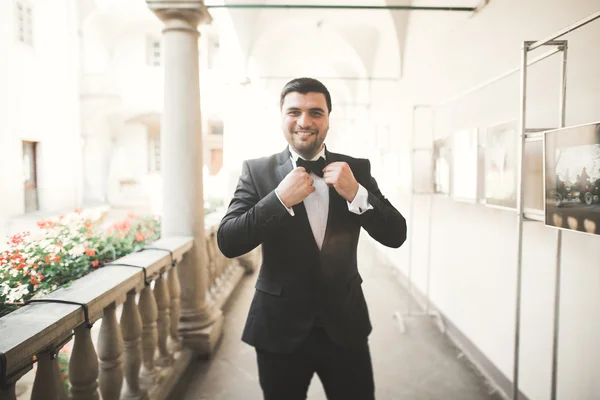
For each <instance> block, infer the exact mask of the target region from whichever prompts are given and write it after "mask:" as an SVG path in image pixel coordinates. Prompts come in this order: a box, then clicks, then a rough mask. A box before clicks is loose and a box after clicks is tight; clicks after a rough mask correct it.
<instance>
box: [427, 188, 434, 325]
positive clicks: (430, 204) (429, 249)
mask: <svg viewBox="0 0 600 400" xmlns="http://www.w3.org/2000/svg"><path fill="white" fill-rule="evenodd" d="M428 225H429V229H428V230H427V264H426V268H427V283H426V285H427V286H426V287H425V314H427V315H429V312H430V310H429V309H430V307H431V301H430V300H429V282H430V276H431V247H432V246H431V231H432V230H433V195H432V196H429V224H428Z"/></svg>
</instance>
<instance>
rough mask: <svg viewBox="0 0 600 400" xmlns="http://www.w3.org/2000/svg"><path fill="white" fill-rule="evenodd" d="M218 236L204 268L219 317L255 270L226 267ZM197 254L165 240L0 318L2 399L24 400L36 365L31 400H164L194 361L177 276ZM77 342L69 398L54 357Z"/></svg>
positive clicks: (209, 234)
mask: <svg viewBox="0 0 600 400" xmlns="http://www.w3.org/2000/svg"><path fill="white" fill-rule="evenodd" d="M209 226H210V225H209ZM215 230H216V228H208V229H207V231H206V240H207V243H206V245H207V246H206V249H207V254H208V257H207V262H208V265H207V266H202V267H203V268H204V267H208V269H209V276H210V283H211V285H210V286H209V294H210V296H211V297H212V300H213V302H214V303H215V304H216V306H217V307H219V308H220V307H221V306H222V305H223V304H224V303H225V302H226V301H227V299H228V297H229V296H230V294H231V293H232V291H233V289H234V288H235V287H236V286H237V283H238V282H239V281H240V279H241V277H242V275H243V273H244V269H246V270H249V271H250V270H252V267H249V266H246V268H243V267H242V266H241V265H240V264H242V265H246V262H237V261H236V260H234V261H233V262H232V261H231V260H228V259H226V258H225V257H224V256H223V255H222V254H221V253H220V251H219V250H218V247H216V234H215ZM192 246H193V240H192V238H188V237H172V238H164V239H160V240H158V241H157V242H155V243H154V244H153V245H152V246H149V247H150V248H148V249H147V250H144V251H141V252H137V253H133V254H129V255H127V256H125V257H122V258H120V259H118V260H116V261H114V262H112V263H111V264H113V265H108V266H104V267H103V268H100V269H98V270H96V271H94V272H92V273H90V274H89V275H86V276H84V277H82V278H80V279H78V280H76V281H75V282H73V283H72V285H71V286H70V287H67V288H61V289H58V290H57V291H55V292H53V293H51V294H50V295H48V296H46V297H44V298H43V299H42V302H34V303H29V304H28V305H25V306H23V307H22V308H20V309H19V310H17V311H14V312H13V313H11V314H8V315H6V316H4V317H3V318H0V400H4V399H11V400H13V399H16V398H17V397H16V393H15V384H16V383H17V381H18V380H19V379H20V378H21V377H22V376H23V375H25V374H26V373H27V372H28V371H30V370H31V369H32V368H33V364H34V362H35V361H36V360H37V372H36V374H35V380H34V382H33V387H32V389H31V399H44V400H53V399H67V398H71V399H75V400H77V399H98V398H100V396H101V398H102V399H104V400H108V399H164V398H166V397H167V396H168V394H169V392H170V391H171V390H172V388H173V386H174V385H175V383H176V382H177V380H178V379H179V377H180V376H181V374H182V373H183V371H184V370H185V368H186V367H187V366H188V364H189V362H190V361H191V359H192V356H193V354H194V353H193V351H192V350H190V349H187V348H186V347H184V346H182V345H181V342H180V340H179V335H178V321H179V315H180V306H179V304H180V296H181V286H180V282H179V278H178V274H177V268H176V266H177V264H178V263H179V262H180V261H181V259H182V258H183V257H184V255H185V253H186V252H188V251H189V250H190V249H191V248H192ZM151 247H153V248H154V249H152V248H151ZM252 254H254V253H252ZM248 257H255V255H253V256H246V258H248ZM248 265H249V264H248ZM136 298H137V299H138V302H137V303H136ZM121 306H122V307H121ZM119 314H120V319H118V317H119ZM98 320H101V325H100V328H99V330H98V331H97V339H95V340H93V337H92V329H91V326H92V325H93V324H94V323H95V322H97V321H98ZM72 337H74V343H73V347H72V354H71V357H70V362H69V373H68V376H69V381H70V384H71V389H70V393H69V394H67V391H66V387H65V384H64V382H63V380H62V378H61V374H60V371H59V363H58V359H57V354H58V351H59V350H60V349H61V348H62V347H63V346H64V345H65V344H66V343H67V342H69V341H70V339H71V338H72ZM94 342H96V345H94Z"/></svg>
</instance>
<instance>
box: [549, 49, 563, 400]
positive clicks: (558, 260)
mask: <svg viewBox="0 0 600 400" xmlns="http://www.w3.org/2000/svg"><path fill="white" fill-rule="evenodd" d="M560 77H561V90H560V115H559V121H558V126H559V128H564V126H565V112H566V99H567V43H565V44H564V45H563V46H562V63H561V70H560ZM561 255H562V230H560V229H557V231H556V278H555V282H554V284H555V286H554V331H553V334H552V387H551V390H550V399H551V400H556V395H557V382H558V339H559V336H558V335H559V328H560V287H561V284H560V283H561V269H562V268H561V267H562V257H561Z"/></svg>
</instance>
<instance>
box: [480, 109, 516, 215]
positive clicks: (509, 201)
mask: <svg viewBox="0 0 600 400" xmlns="http://www.w3.org/2000/svg"><path fill="white" fill-rule="evenodd" d="M518 140H519V122H518V121H517V120H513V121H509V122H505V123H502V124H499V125H495V126H492V127H490V128H488V129H487V132H486V143H485V149H484V154H485V164H484V172H483V175H484V177H485V178H484V187H485V189H484V192H485V204H486V205H489V206H492V207H501V208H511V209H516V208H517V161H518V160H517V151H518V144H519V142H518Z"/></svg>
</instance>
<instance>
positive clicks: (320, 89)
mask: <svg viewBox="0 0 600 400" xmlns="http://www.w3.org/2000/svg"><path fill="white" fill-rule="evenodd" d="M292 92H298V93H302V94H307V93H309V92H312V93H323V94H324V95H325V101H326V102H327V108H328V113H331V95H330V94H329V90H327V88H326V87H325V85H323V84H322V83H321V82H320V81H318V80H316V79H313V78H296V79H292V80H291V81H289V82H288V83H286V84H285V86H284V87H283V89H281V97H280V98H279V108H280V109H281V108H283V100H284V99H285V96H287V95H288V94H289V93H292Z"/></svg>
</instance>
